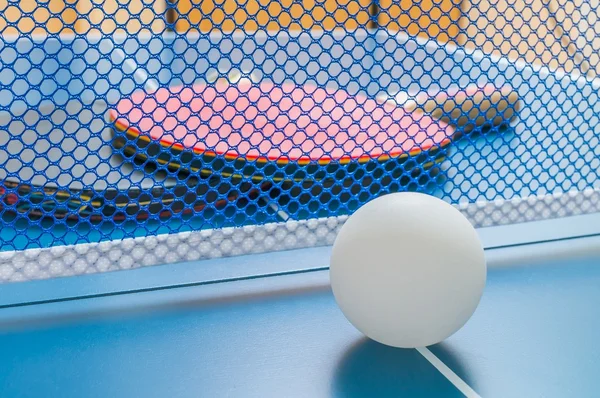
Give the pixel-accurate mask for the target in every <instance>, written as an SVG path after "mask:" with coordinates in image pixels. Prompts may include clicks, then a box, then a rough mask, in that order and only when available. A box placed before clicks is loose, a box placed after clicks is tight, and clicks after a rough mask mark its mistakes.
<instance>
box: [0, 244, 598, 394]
mask: <svg viewBox="0 0 600 398" xmlns="http://www.w3.org/2000/svg"><path fill="white" fill-rule="evenodd" d="M310 250H313V251H312V253H313V255H312V257H311V254H310V253H311V251H310ZM310 250H308V251H303V252H300V253H305V254H306V255H305V256H304V257H305V258H307V259H310V260H309V261H315V262H317V263H318V262H319V260H318V258H319V256H321V257H322V256H323V255H325V254H326V250H325V251H323V249H310ZM314 253H317V254H314ZM486 255H487V260H488V265H489V266H490V270H489V275H488V284H487V287H486V291H485V294H484V297H483V300H482V302H481V305H480V307H479V308H478V310H477V311H476V313H475V315H474V316H473V318H472V319H471V320H470V321H469V322H468V323H467V325H466V326H465V327H464V328H463V329H462V330H460V331H459V332H458V333H456V334H455V335H454V336H452V337H450V338H449V339H448V340H446V341H444V342H443V343H441V344H438V345H435V346H432V347H430V350H431V352H433V353H434V354H435V355H436V356H437V357H438V358H439V359H440V360H441V361H442V362H443V363H444V364H445V365H447V366H448V367H449V368H450V369H451V370H452V371H453V372H454V373H456V375H458V377H460V378H461V379H462V380H463V381H464V382H466V383H467V384H468V385H469V386H470V387H471V388H472V389H473V390H474V391H476V392H477V393H478V394H479V395H481V396H482V397H566V396H577V397H594V396H597V392H598V390H599V388H600V380H599V379H598V377H597V375H598V372H599V371H600V345H598V344H597V335H598V331H600V317H599V316H598V315H597V314H598V306H597V302H598V301H597V300H600V237H587V238H579V239H572V240H560V241H558V242H550V243H541V244H530V245H525V246H516V247H507V248H499V249H490V250H487V251H486ZM282 256H283V257H282ZM296 257H297V256H296ZM282 258H285V254H270V255H258V256H249V257H247V258H245V259H243V258H238V259H226V260H219V261H226V262H232V261H233V262H244V261H245V262H248V259H250V260H256V261H260V262H269V261H278V260H281V259H282ZM217 263H218V262H217ZM217 263H213V264H217ZM317 265H322V264H315V266H317ZM158 268H160V267H158ZM113 275H120V277H121V279H123V278H125V277H127V276H130V275H133V276H135V275H137V277H139V275H141V274H139V273H137V274H136V273H135V272H133V271H132V272H131V273H130V272H129V271H124V272H121V273H115V274H113ZM87 278H88V279H89V278H106V275H104V276H102V275H97V276H87ZM45 283H46V284H45V285H44V286H46V288H47V289H49V288H50V287H51V286H52V285H53V284H54V285H56V286H58V284H59V283H60V280H55V281H46V282H45ZM22 286H23V288H24V287H26V285H25V284H24V285H22ZM37 286H42V285H39V282H38V285H37ZM3 291H5V292H6V291H7V290H3ZM0 353H1V355H0V396H2V397H13V396H19V397H39V396H57V397H58V396H60V397H81V396H86V397H96V396H98V397H106V396H146V397H148V396H194V397H197V396H206V397H221V396H231V397H255V396H256V397H266V396H269V397H270V396H278V397H280V396H285V397H296V396H297V397H330V396H332V397H367V396H373V397H386V396H390V397H398V396H408V397H420V396H422V397H439V396H444V397H446V396H447V397H453V396H462V393H461V392H460V391H459V390H458V389H457V388H456V387H455V386H454V384H453V383H451V382H450V381H449V380H448V379H446V377H445V376H444V375H442V373H440V372H439V371H438V370H437V369H436V368H435V367H434V366H433V365H432V364H431V363H430V362H428V361H427V360H426V359H425V358H424V357H423V356H422V355H421V354H420V353H419V352H418V351H417V350H401V349H394V348H390V347H386V346H383V345H380V344H377V343H374V342H371V341H369V340H367V339H365V338H364V337H362V336H361V335H360V333H359V332H357V331H356V330H355V329H354V328H353V327H352V326H351V325H350V324H349V323H348V322H347V321H346V320H345V318H344V316H343V315H342V313H341V312H340V310H339V309H338V307H337V306H336V304H335V301H334V299H333V296H332V294H331V291H330V288H329V284H328V273H327V270H312V271H300V272H298V273H288V274H279V275H277V276H265V277H259V278H241V279H238V280H230V281H228V282H220V283H211V284H206V285H202V286H187V287H183V286H182V287H171V288H168V289H154V290H152V289H150V290H148V291H143V292H142V291H138V292H137V293H133V292H131V293H118V294H117V293H115V294H108V295H97V296H95V297H90V298H87V299H86V298H79V299H76V298H75V299H71V300H65V301H61V300H55V301H52V300H50V301H49V302H47V303H45V304H30V305H23V306H10V305H9V306H5V307H4V308H2V309H0Z"/></svg>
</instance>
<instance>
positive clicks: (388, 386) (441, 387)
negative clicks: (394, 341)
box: [331, 338, 469, 398]
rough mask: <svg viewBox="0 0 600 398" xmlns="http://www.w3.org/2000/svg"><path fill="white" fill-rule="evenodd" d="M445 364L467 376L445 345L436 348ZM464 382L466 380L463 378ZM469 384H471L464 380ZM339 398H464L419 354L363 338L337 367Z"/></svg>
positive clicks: (335, 388)
mask: <svg viewBox="0 0 600 398" xmlns="http://www.w3.org/2000/svg"><path fill="white" fill-rule="evenodd" d="M436 352H437V353H442V352H443V357H444V363H445V364H446V365H447V366H449V367H450V368H451V369H452V370H453V371H454V372H456V373H457V374H459V375H461V376H464V373H465V372H464V368H463V366H462V365H461V363H460V361H459V360H458V358H456V356H455V355H454V354H453V353H452V352H451V351H450V350H448V349H446V348H445V347H444V345H443V344H438V345H436ZM463 380H464V378H463ZM465 382H466V383H467V384H469V381H468V380H465ZM331 395H332V396H333V397H336V398H342V397H343V398H354V397H432V396H435V397H438V396H439V397H442V396H443V397H463V394H462V393H460V391H459V390H457V389H456V388H455V387H454V386H453V385H452V384H451V383H450V382H449V381H448V380H447V379H446V378H445V377H444V376H443V375H442V374H441V373H440V372H439V371H438V370H437V369H436V368H434V367H433V365H431V364H430V363H429V362H428V361H427V360H426V359H425V358H424V357H423V356H422V355H421V354H420V353H419V352H418V351H417V350H415V349H401V348H393V347H389V346H386V345H383V344H379V343H377V342H375V341H372V340H370V339H367V338H364V339H361V340H360V341H358V342H357V343H356V344H354V345H353V346H352V347H351V348H350V349H348V351H347V352H346V353H345V355H344V356H343V357H342V359H341V360H340V362H339V363H338V366H337V369H336V372H335V376H334V380H333V383H332V394H331Z"/></svg>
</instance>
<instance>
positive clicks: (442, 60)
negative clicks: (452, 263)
mask: <svg viewBox="0 0 600 398" xmlns="http://www.w3.org/2000/svg"><path fill="white" fill-rule="evenodd" d="M597 14H598V11H597V5H594V4H593V3H589V2H583V3H582V2H575V3H574V2H569V1H558V0H557V1H554V0H549V1H547V2H546V1H540V2H537V1H533V2H528V3H527V4H525V3H523V2H503V1H492V2H489V1H484V0H476V1H474V2H470V3H469V2H460V3H459V2H456V1H455V0H443V1H441V2H429V1H419V2H415V3H412V2H393V1H387V2H386V1H380V2H378V3H373V2H370V1H363V0H359V1H358V2H357V1H350V2H348V1H337V2H335V1H331V0H325V1H303V2H298V1H292V0H288V1H276V2H275V1H268V0H265V1H258V2H257V1H255V0H252V1H245V2H241V1H240V2H235V1H230V0H226V1H220V2H219V1H214V2H213V1H210V0H204V1H197V0H185V1H183V0H180V1H166V2H160V1H159V2H155V1H141V0H131V1H119V2H115V1H109V2H101V1H97V2H96V1H89V0H79V1H62V0H60V1H57V0H46V1H38V2H23V1H15V0H8V1H7V0H0V220H1V223H2V224H1V229H0V280H1V281H13V280H23V279H35V278H44V277H51V276H62V275H71V274H78V273H84V272H95V271H104V270H112V269H122V268H131V267H136V266H141V265H154V264H161V263H168V262H176V261H186V260H194V259H201V258H208V257H215V256H227V255H235V254H244V253H252V252H260V251H270V250H279V249H287V248H296V247H305V246H314V245H324V244H331V243H332V241H333V239H334V237H335V233H336V231H337V230H338V228H339V226H340V225H342V224H343V221H344V220H345V219H346V217H347V216H348V215H350V214H352V212H354V211H355V210H356V209H357V208H359V207H360V206H361V205H363V204H364V203H366V202H368V201H370V200H372V199H373V198H375V197H377V196H380V195H383V194H386V193H390V192H402V191H416V192H422V193H426V194H430V195H434V196H437V197H439V198H442V199H443V200H446V201H448V202H450V203H452V204H454V205H456V206H457V207H458V208H459V209H460V210H461V211H463V213H464V214H465V215H466V216H467V217H468V218H469V220H470V221H471V222H472V223H473V224H474V225H475V226H477V227H483V226H493V225H500V224H511V223H520V222H528V221H534V220H541V219H548V218H556V217H565V216H571V215H578V214H586V213H593V212H598V211H599V209H600V195H599V193H598V189H599V188H600V179H599V170H600V160H599V158H598V157H599V155H600V145H599V138H598V129H599V127H598V114H599V111H600V101H599V99H598V88H599V87H600V80H598V79H597V78H596V75H597V71H598V70H599V69H600V66H599V65H600V62H599V59H598V55H597V54H598V49H599V48H600V39H599V38H598V34H597V33H596V30H595V29H596V28H597V22H596V16H597ZM244 87H245V88H244ZM228 88H234V89H235V90H237V91H236V92H235V96H234V97H231V98H233V99H231V98H230V97H228V94H227V89H228ZM250 88H252V90H254V91H252V90H251V89H250ZM186 90H187V91H186ZM256 90H258V91H256ZM166 92H168V93H169V94H168V96H167V97H168V98H167V100H165V101H164V102H162V103H161V101H158V103H156V101H155V104H154V106H152V107H145V106H143V104H147V102H144V101H146V100H148V99H152V98H156V96H157V93H166ZM182 93H187V94H186V95H191V96H192V97H194V98H196V97H197V98H201V99H202V101H203V102H202V104H203V105H202V106H203V107H204V108H194V106H191V102H186V101H184V100H181V98H183V97H182V96H183V94H182ZM190 93H191V94H190ZM253 93H254V94H256V93H259V94H260V100H259V99H257V98H258V97H256V96H255V95H254V94H253ZM296 94H298V95H299V96H300V97H297V96H296ZM173 98H176V99H177V98H178V100H177V101H179V102H177V101H176V102H175V105H177V106H171V105H173V103H172V102H171V103H170V104H171V105H169V103H168V100H169V99H173ZM223 98H225V99H228V100H230V101H231V102H230V103H227V104H225V105H223V106H221V105H219V104H220V102H219V101H218V100H219V99H221V100H222V99H223ZM294 98H304V100H298V101H299V102H297V103H293V102H294V101H295V100H294ZM240 99H242V100H243V101H242V102H243V106H242V102H236V101H238V100H240ZM127 100H129V101H130V107H129V108H127V109H131V108H132V107H133V108H136V111H137V113H136V114H135V115H134V114H133V113H131V112H129V111H127V110H125V111H124V110H123V109H125V108H119V106H120V105H119V104H121V103H122V102H123V101H127ZM261 101H267V102H268V105H267V106H263V105H264V104H263V103H262V102H261ZM286 101H288V102H289V101H291V102H292V104H291V105H290V104H289V103H288V105H285V104H284V103H285V102H286ZM227 106H229V107H230V108H231V109H234V110H233V111H231V109H230V110H229V111H228V110H226V109H225V108H226V107H227ZM294 106H295V108H294ZM271 107H277V109H279V111H278V112H275V113H273V112H271V111H272V109H271ZM158 108H160V109H159V110H161V111H163V112H164V114H163V115H158V114H157V113H156V112H158V111H157V109H158ZM182 108H185V109H187V111H188V112H187V113H186V112H185V109H184V110H182ZM249 109H250V110H252V112H250V111H249ZM111 110H113V111H115V110H116V112H117V115H118V118H120V120H121V121H125V124H126V127H125V128H123V126H122V125H119V124H118V123H117V122H116V121H115V120H114V119H115V118H114V117H111ZM205 111H206V112H208V111H210V112H209V113H210V114H209V113H206V112H205ZM203 112H204V113H203ZM228 112H229V113H228ZM231 112H233V113H231ZM248 112H250V113H248ZM398 114H401V115H407V116H411V118H412V119H406V118H398V117H396V116H397V115H398ZM205 115H209V117H205ZM232 115H235V116H236V117H243V118H244V120H242V121H240V122H239V123H238V124H236V123H237V122H236V120H238V119H236V120H234V116H232ZM273 115H275V116H273ZM394 115H395V116H394ZM144 118H146V119H148V120H151V121H152V123H151V124H150V126H151V127H152V128H155V127H156V126H159V127H160V130H158V131H159V135H160V134H162V135H163V136H169V137H170V138H169V139H168V140H166V141H165V140H161V137H157V136H156V134H155V135H154V136H152V134H151V133H152V131H154V132H155V133H156V131H157V130H152V129H151V128H149V127H148V126H149V125H148V124H144V122H143V120H144ZM194 118H195V119H194ZM192 119H194V123H192V122H191V120H192ZM407 120H411V121H409V122H407ZM238 121H239V120H238ZM407 123H408V124H407ZM249 125H251V127H252V128H253V130H252V129H251V130H252V131H253V133H257V132H261V133H262V134H263V135H268V134H272V135H271V136H270V138H268V139H267V138H263V139H262V141H261V140H258V141H257V140H256V135H254V136H251V134H249V133H247V131H248V130H247V129H246V128H247V127H248V126H249ZM119 126H121V128H120V127H119ZM200 126H203V127H200ZM331 126H335V129H336V130H335V131H336V133H335V134H330V136H329V137H327V138H328V139H327V140H322V141H319V140H320V138H319V137H317V138H315V137H316V136H315V134H317V133H320V132H323V131H330V130H329V129H330V128H333V127H331ZM399 126H400V127H399ZM201 128H203V129H204V130H203V131H204V135H202V136H201V137H200V138H199V140H198V142H196V143H197V144H199V145H200V146H201V147H202V148H203V149H202V151H199V150H198V148H195V149H190V146H189V144H188V143H187V142H185V138H182V137H185V133H186V132H193V133H196V132H197V131H199V130H200V129H201ZM290 128H291V129H293V131H294V134H292V135H289V134H288V137H287V139H288V140H289V142H291V144H289V143H288V144H285V145H287V147H285V148H284V146H285V145H284V143H283V141H285V140H284V139H279V138H277V134H283V133H284V132H285V131H288V129H290ZM432 128H437V131H438V135H436V136H435V137H434V138H427V139H426V138H423V137H422V136H419V137H420V138H414V137H413V138H411V137H409V136H406V135H403V132H405V131H412V130H411V129H413V130H415V129H416V130H415V131H417V130H418V131H425V132H426V131H429V130H428V129H432ZM223 129H227V131H226V132H225V133H223V131H225V130H223ZM245 129H246V130H245ZM373 129H375V133H377V134H371V135H369V134H370V132H373V131H374V130H373ZM268 132H270V133H268ZM144 134H145V135H146V136H148V135H150V136H152V137H153V139H152V140H148V139H144ZM182 134H183V135H182ZM210 134H225V135H227V134H229V136H227V137H229V138H228V139H224V140H221V142H219V147H216V146H211V145H213V144H211V142H214V141H211V140H210V139H209V138H208V136H209V135H210ZM286 134H287V133H286ZM233 135H235V137H237V138H236V139H235V140H234V139H232V138H231V137H233ZM284 135H285V134H284ZM317 135H318V134H317ZM390 137H391V138H390ZM411 139H413V141H414V142H413V143H412V144H411V145H408V144H407V142H408V141H409V140H411ZM239 142H245V147H244V148H245V149H244V151H245V152H243V151H241V150H240V146H239ZM223 145H224V146H225V149H223ZM265 145H266V146H267V147H268V148H267V149H265V148H266V147H265ZM182 146H183V149H181V147H182ZM357 146H358V147H359V148H358V149H357ZM232 148H233V149H232ZM407 148H409V149H410V150H408V149H407ZM232 150H237V152H235V153H233V154H232V152H231V151H232ZM269 151H275V152H269ZM357 151H358V152H357ZM291 152H294V153H295V154H296V155H294V156H297V158H293V156H292V155H291V154H290V153H291ZM273 153H282V154H283V155H286V156H287V157H286V156H282V157H280V158H278V157H275V158H272V156H271V155H272V154H273ZM252 154H258V157H253V156H251V155H252ZM315 154H317V155H318V154H321V155H322V154H330V156H329V157H330V158H331V157H333V158H334V159H327V156H325V159H324V158H323V157H322V156H321V157H319V156H317V155H315ZM333 154H335V155H333ZM357 154H358V155H357ZM263 155H264V156H263Z"/></svg>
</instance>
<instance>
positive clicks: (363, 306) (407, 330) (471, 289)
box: [330, 193, 486, 348]
mask: <svg viewBox="0 0 600 398" xmlns="http://www.w3.org/2000/svg"><path fill="white" fill-rule="evenodd" d="M330 278H331V287H332V289H333V294H334V296H335V299H336V301H337V303H338V305H339V307H340V309H341V310H342V312H343V313H344V315H345V316H346V318H348V320H349V321H350V323H352V324H353V325H354V326H355V327H356V328H357V329H358V330H359V331H361V332H362V333H363V334H365V335H366V336H367V337H369V338H371V339H373V340H375V341H378V342H380V343H383V344H386V345H390V346H394V347H402V348H415V347H424V346H429V345H432V344H436V343H439V342H440V341H442V340H444V339H446V338H447V337H449V336H451V335H452V334H454V333H455V332H456V331H458V330H459V329H460V328H461V327H462V326H463V325H464V324H465V323H466V322H467V321H468V320H469V318H470V317H471V315H473V312H475V309H476V308H477V305H478V304H479V301H480V299H481V295H482V294H483V289H484V287H485V281H486V263H485V256H484V252H483V246H482V244H481V242H480V240H479V237H478V235H477V232H476V231H475V229H474V228H473V226H472V225H471V224H470V223H469V221H468V220H467V219H466V218H465V217H464V216H463V215H462V214H461V213H460V212H459V211H458V210H457V209H455V208H454V207H453V206H452V205H450V204H448V203H446V202H444V201H443V200H441V199H438V198H435V197H433V196H429V195H424V194H418V193H395V194H389V195H385V196H381V197H379V198H377V199H375V200H373V201H371V202H369V203H367V204H366V205H364V206H363V207H361V208H360V209H358V211H356V212H355V213H354V214H353V215H352V216H350V217H349V218H348V220H347V221H346V223H345V224H344V225H343V226H342V228H341V230H340V232H339V234H338V236H337V238H336V240H335V243H334V245H333V251H332V254H331V263H330Z"/></svg>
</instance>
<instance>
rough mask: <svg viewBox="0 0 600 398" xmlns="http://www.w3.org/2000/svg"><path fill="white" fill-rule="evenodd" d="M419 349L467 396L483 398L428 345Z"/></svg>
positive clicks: (418, 349)
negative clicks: (430, 349)
mask: <svg viewBox="0 0 600 398" xmlns="http://www.w3.org/2000/svg"><path fill="white" fill-rule="evenodd" d="M417 351H419V353H420V354H421V355H423V356H424V357H425V359H427V360H428V361H429V363H431V364H432V365H433V366H435V368H436V369H437V370H439V372H440V373H441V374H442V375H444V377H445V378H446V379H448V380H449V381H450V383H452V384H454V387H456V388H458V389H459V391H460V392H462V393H463V394H465V396H466V397H467V398H481V396H480V395H479V394H477V393H476V392H475V391H474V390H473V389H472V388H471V387H470V386H469V385H468V384H467V383H465V381H464V380H463V379H461V378H460V377H459V376H458V375H457V374H456V373H454V371H453V370H452V369H450V368H449V367H448V366H446V364H445V363H444V362H442V361H441V360H440V359H439V358H438V357H436V356H435V355H434V354H433V352H431V351H429V349H428V348H426V347H421V348H417Z"/></svg>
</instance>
